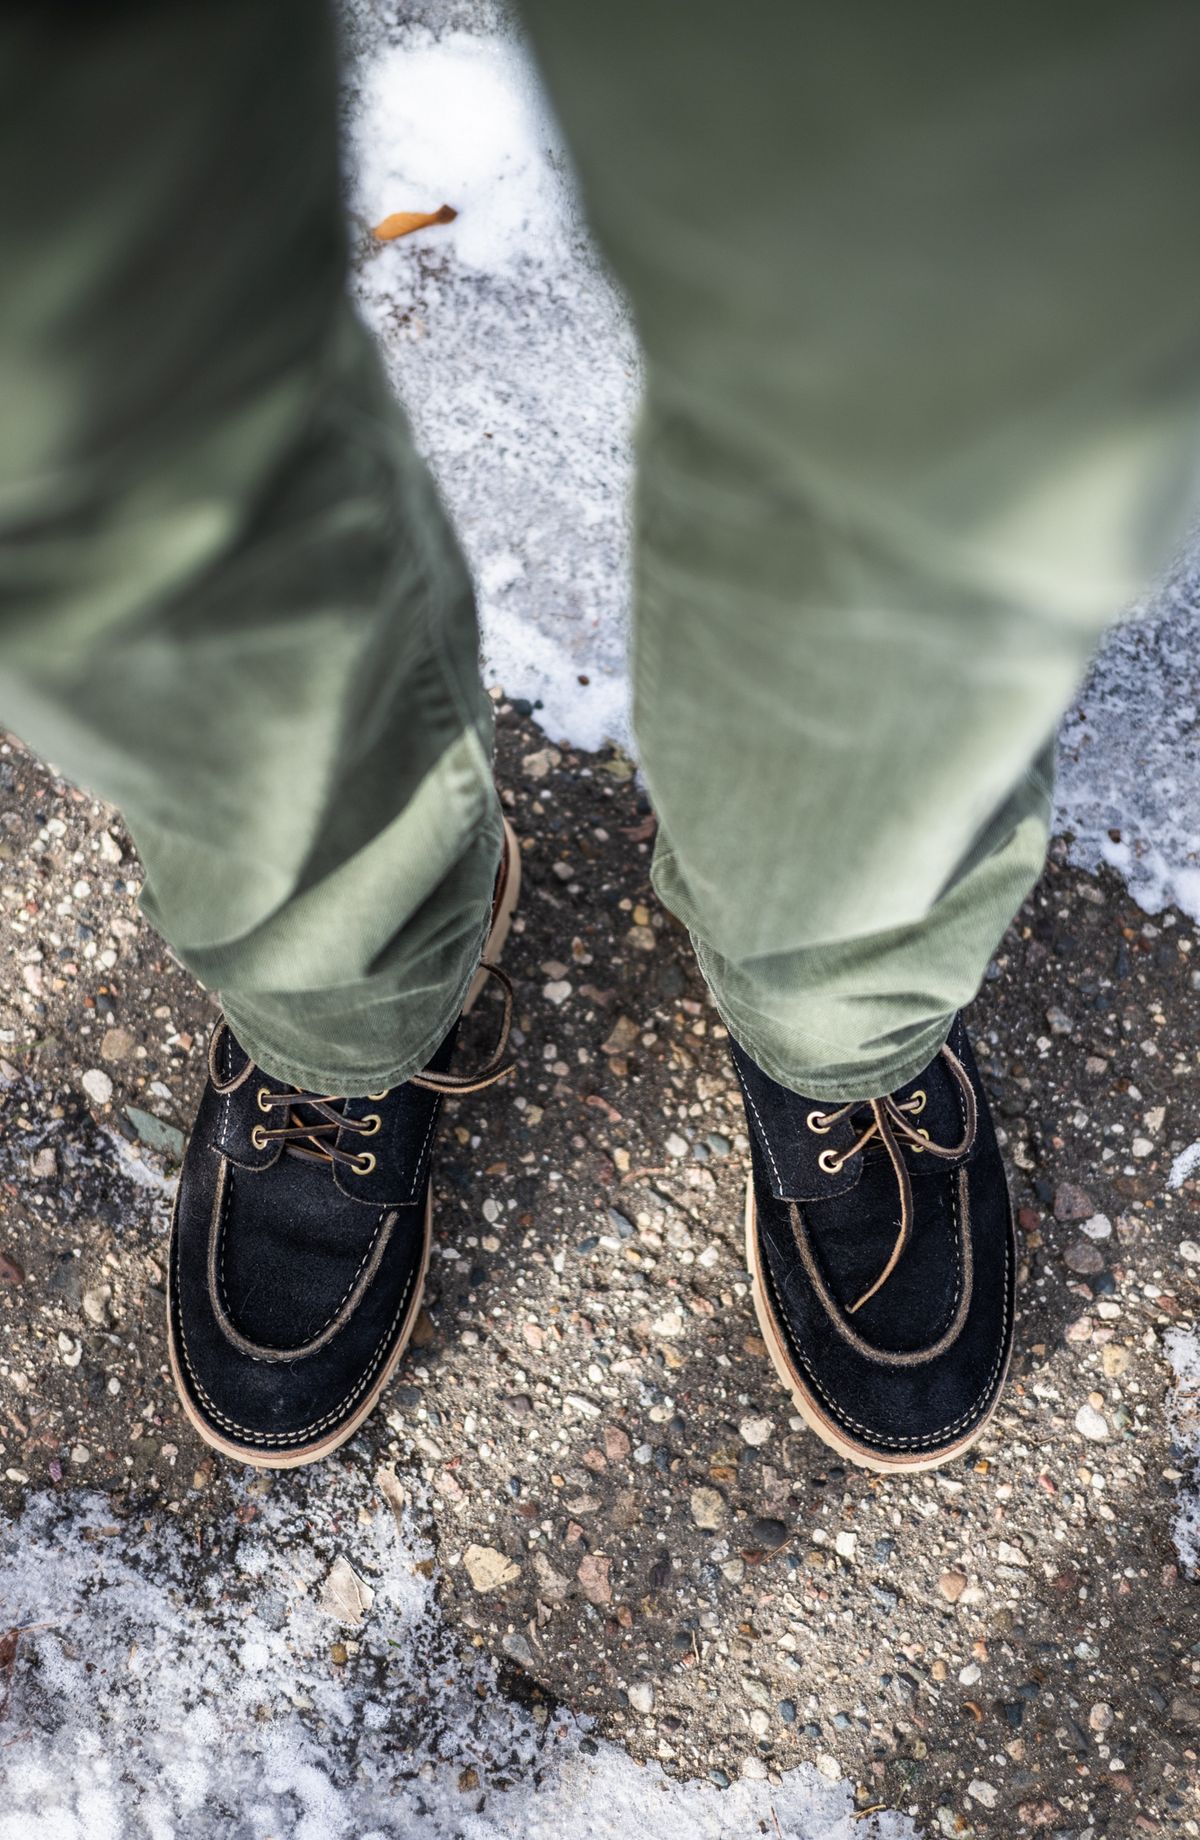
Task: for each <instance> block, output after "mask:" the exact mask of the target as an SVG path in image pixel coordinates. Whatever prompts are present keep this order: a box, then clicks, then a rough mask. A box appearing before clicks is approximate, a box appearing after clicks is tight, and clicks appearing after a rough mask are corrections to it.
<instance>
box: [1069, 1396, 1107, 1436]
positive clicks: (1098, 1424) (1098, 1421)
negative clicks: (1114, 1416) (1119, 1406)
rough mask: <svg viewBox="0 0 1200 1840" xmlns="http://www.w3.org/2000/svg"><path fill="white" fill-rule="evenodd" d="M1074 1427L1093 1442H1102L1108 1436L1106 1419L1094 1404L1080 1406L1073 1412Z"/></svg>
mask: <svg viewBox="0 0 1200 1840" xmlns="http://www.w3.org/2000/svg"><path fill="white" fill-rule="evenodd" d="M1075 1429H1076V1431H1078V1432H1079V1433H1080V1435H1081V1436H1082V1437H1085V1438H1089V1439H1090V1440H1091V1442H1092V1443H1093V1444H1102V1443H1103V1442H1104V1440H1105V1438H1106V1437H1107V1436H1108V1420H1107V1419H1106V1418H1105V1417H1104V1415H1103V1413H1101V1412H1097V1410H1096V1408H1095V1406H1086V1405H1085V1406H1080V1408H1079V1410H1078V1412H1076V1414H1075Z"/></svg>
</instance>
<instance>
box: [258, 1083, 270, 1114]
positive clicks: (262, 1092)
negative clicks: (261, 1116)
mask: <svg viewBox="0 0 1200 1840" xmlns="http://www.w3.org/2000/svg"><path fill="white" fill-rule="evenodd" d="M270 1097H271V1088H270V1087H269V1086H260V1087H259V1089H258V1109H259V1111H260V1112H269V1111H270V1109H271V1108H270V1106H269V1105H264V1104H263V1100H264V1099H269V1098H270Z"/></svg>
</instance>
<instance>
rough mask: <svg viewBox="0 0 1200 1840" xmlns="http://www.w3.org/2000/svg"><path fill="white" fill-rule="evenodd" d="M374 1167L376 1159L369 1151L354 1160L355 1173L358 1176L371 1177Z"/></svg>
mask: <svg viewBox="0 0 1200 1840" xmlns="http://www.w3.org/2000/svg"><path fill="white" fill-rule="evenodd" d="M374 1167H375V1158H374V1157H373V1156H372V1154H371V1152H370V1151H369V1150H364V1151H363V1153H362V1155H361V1156H356V1157H355V1159H354V1173H355V1175H356V1176H369V1175H370V1173H371V1171H372V1170H373V1169H374Z"/></svg>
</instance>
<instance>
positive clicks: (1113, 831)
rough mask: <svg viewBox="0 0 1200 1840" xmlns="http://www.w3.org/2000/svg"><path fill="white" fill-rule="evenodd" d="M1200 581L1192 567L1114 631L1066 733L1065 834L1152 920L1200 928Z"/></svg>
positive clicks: (1061, 765) (1075, 851) (1061, 790)
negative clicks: (1167, 913) (1182, 919)
mask: <svg viewBox="0 0 1200 1840" xmlns="http://www.w3.org/2000/svg"><path fill="white" fill-rule="evenodd" d="M1197 660H1200V581H1198V580H1197V575H1196V568H1195V563H1194V561H1193V562H1191V563H1190V564H1188V565H1184V566H1181V567H1180V568H1179V569H1177V570H1176V571H1175V573H1174V574H1173V575H1172V576H1171V577H1170V579H1169V580H1167V581H1166V582H1165V583H1164V584H1163V585H1162V586H1161V587H1160V588H1158V589H1157V590H1156V592H1155V595H1154V597H1153V599H1152V600H1151V601H1150V603H1149V604H1148V606H1147V607H1146V609H1145V610H1144V611H1143V612H1142V613H1141V614H1140V617H1138V618H1136V619H1130V620H1127V621H1125V622H1123V623H1122V624H1121V625H1119V626H1117V627H1115V628H1114V630H1113V631H1112V632H1111V633H1110V634H1109V636H1108V638H1107V640H1106V642H1105V644H1104V645H1103V647H1102V648H1101V650H1100V652H1099V655H1098V656H1097V658H1096V659H1095V661H1094V663H1093V665H1092V668H1091V671H1090V672H1089V674H1088V677H1087V680H1086V682H1085V683H1084V686H1083V688H1082V690H1081V691H1080V694H1079V697H1078V699H1077V701H1076V704H1075V707H1074V708H1073V709H1072V710H1071V711H1070V712H1069V714H1068V715H1067V717H1066V718H1065V720H1064V722H1063V725H1062V730H1061V732H1060V735H1059V750H1058V789H1057V799H1058V813H1057V825H1058V827H1059V828H1060V829H1062V830H1065V831H1068V832H1070V833H1071V834H1072V837H1073V841H1072V845H1071V855H1072V859H1073V860H1074V861H1075V862H1077V863H1078V864H1079V865H1080V866H1081V867H1083V868H1085V869H1091V870H1095V869H1097V868H1099V867H1100V866H1101V864H1107V865H1108V866H1109V867H1110V868H1113V869H1115V870H1116V871H1117V872H1118V874H1119V875H1120V876H1121V877H1122V878H1123V879H1124V880H1125V882H1126V883H1127V884H1128V886H1129V891H1130V893H1131V894H1132V895H1133V896H1134V898H1135V900H1137V901H1138V902H1139V903H1140V905H1141V906H1142V907H1144V908H1145V909H1146V910H1147V911H1148V912H1149V913H1158V912H1159V911H1160V910H1161V909H1162V908H1163V907H1166V906H1168V905H1172V904H1173V905H1175V906H1177V907H1180V908H1182V909H1183V911H1184V912H1185V913H1187V914H1190V915H1191V917H1192V918H1193V919H1197V920H1200V669H1198V665H1197Z"/></svg>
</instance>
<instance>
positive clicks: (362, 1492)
mask: <svg viewBox="0 0 1200 1840" xmlns="http://www.w3.org/2000/svg"><path fill="white" fill-rule="evenodd" d="M385 1486H386V1479H385ZM395 1495H396V1488H395V1483H394V1481H392V1482H391V1485H390V1487H388V1488H387V1495H386V1497H385V1495H384V1494H383V1493H381V1492H379V1491H377V1489H376V1488H374V1487H373V1486H372V1485H371V1483H370V1482H369V1480H368V1479H367V1478H366V1477H365V1476H364V1475H363V1474H362V1473H361V1471H359V1472H357V1473H356V1472H355V1471H354V1470H353V1469H352V1468H351V1467H349V1466H343V1465H341V1464H339V1465H338V1466H337V1467H336V1469H335V1468H334V1467H333V1466H331V1465H325V1466H322V1467H321V1468H319V1469H317V1470H314V1471H306V1472H303V1473H302V1474H298V1475H295V1476H292V1477H289V1478H287V1479H286V1481H280V1482H278V1483H277V1484H276V1485H273V1486H272V1487H271V1488H270V1489H268V1490H267V1491H266V1492H265V1493H263V1492H262V1491H261V1486H260V1485H257V1486H256V1485H255V1484H253V1483H252V1484H251V1485H250V1486H249V1487H248V1488H247V1490H246V1491H245V1493H244V1496H243V1499H242V1502H241V1504H240V1506H239V1512H238V1517H237V1519H236V1520H233V1519H231V1520H230V1521H229V1522H228V1523H225V1524H223V1525H219V1526H218V1525H213V1526H212V1527H211V1528H210V1529H209V1536H208V1538H207V1539H206V1541H205V1543H204V1548H203V1550H198V1549H197V1545H196V1543H195V1542H194V1541H193V1540H192V1539H190V1538H188V1537H185V1535H184V1534H183V1532H182V1530H181V1529H180V1528H179V1527H178V1525H177V1524H176V1523H174V1522H173V1521H172V1519H171V1517H170V1516H169V1515H165V1516H162V1517H161V1518H160V1519H159V1520H158V1521H157V1522H156V1523H147V1522H145V1521H143V1520H142V1519H141V1518H140V1517H139V1518H137V1519H135V1520H130V1521H125V1522H118V1521H115V1520H114V1514H113V1509H112V1507H111V1506H110V1504H109V1503H108V1501H107V1500H106V1499H105V1498H104V1497H103V1496H97V1495H92V1496H86V1495H84V1496H80V1495H76V1496H70V1495H57V1496H40V1497H38V1498H36V1499H35V1500H34V1501H33V1502H31V1504H30V1506H29V1507H28V1509H27V1511H26V1513H25V1514H24V1516H23V1517H22V1519H21V1520H20V1521H18V1522H17V1523H16V1524H15V1526H12V1527H10V1528H8V1529H7V1530H5V1531H4V1532H3V1533H0V1630H4V1629H8V1628H10V1627H17V1628H20V1629H21V1630H22V1635H21V1639H20V1643H19V1647H18V1651H17V1660H16V1665H15V1668H14V1670H13V1677H12V1687H11V1698H10V1702H9V1706H8V1713H7V1717H6V1720H5V1725H4V1730H5V1742H4V1745H3V1747H0V1840H217V1837H218V1836H220V1840H225V1836H227V1835H230V1834H237V1835H238V1836H245V1837H246V1840H268V1836H276V1837H278V1840H282V1837H283V1836H287V1840H367V1837H368V1836H370V1840H625V1837H626V1836H627V1835H628V1834H630V1833H637V1834H639V1835H641V1836H645V1840H726V1837H728V1840H735V1837H736V1840H741V1837H742V1836H743V1835H746V1834H750V1833H757V1832H770V1833H772V1834H775V1835H777V1836H778V1837H779V1840H868V1837H871V1836H874V1837H875V1840H903V1837H904V1836H911V1835H912V1834H913V1832H914V1829H913V1827H912V1825H911V1823H910V1822H909V1821H908V1820H907V1819H905V1818H902V1817H900V1816H898V1815H886V1816H883V1817H880V1818H879V1819H878V1820H877V1821H875V1822H871V1823H862V1822H859V1821H857V1820H856V1819H855V1818H854V1814H853V1809H852V1803H851V1796H850V1790H849V1786H848V1785H847V1784H845V1783H840V1784H835V1785H831V1784H829V1783H827V1782H824V1781H823V1780H822V1779H821V1777H820V1776H819V1775H818V1774H817V1772H816V1771H814V1770H811V1769H807V1768H803V1769H800V1770H797V1771H794V1772H789V1773H788V1774H787V1775H786V1776H784V1777H783V1778H782V1779H781V1780H777V1781H776V1782H775V1783H773V1784H772V1783H767V1782H762V1781H750V1780H745V1779H743V1780H741V1781H738V1782H737V1783H735V1784H734V1785H733V1786H732V1787H731V1788H730V1789H728V1790H724V1791H722V1790H718V1789H717V1788H716V1787H715V1786H714V1785H712V1784H711V1783H678V1782H675V1781H673V1780H672V1779H671V1778H669V1777H667V1776H666V1775H665V1774H664V1773H663V1771H662V1769H661V1768H660V1767H659V1766H658V1765H651V1766H648V1767H640V1766H638V1765H637V1764H635V1763H634V1762H633V1760H632V1759H631V1758H630V1757H629V1756H627V1755H626V1753H625V1752H624V1751H622V1750H621V1749H620V1748H619V1747H617V1746H616V1745H613V1744H610V1743H607V1742H603V1741H597V1740H596V1739H594V1738H593V1737H591V1736H590V1735H589V1732H588V1728H587V1727H588V1722H587V1721H586V1720H585V1719H582V1718H578V1717H576V1716H575V1715H574V1714H572V1713H570V1712H568V1711H550V1710H549V1709H547V1708H546V1707H545V1706H542V1707H540V1708H539V1707H536V1706H535V1707H533V1708H531V1707H529V1706H528V1705H526V1704H524V1703H521V1702H519V1701H518V1700H517V1699H515V1698H513V1697H511V1696H509V1695H508V1694H507V1693H506V1692H505V1691H504V1688H503V1684H502V1682H501V1681H500V1679H499V1678H498V1676H497V1673H496V1670H495V1669H494V1667H492V1666H491V1665H490V1664H489V1663H487V1662H484V1661H473V1660H470V1659H468V1660H463V1659H462V1658H461V1657H460V1653H459V1650H460V1647H461V1643H460V1641H459V1640H458V1639H457V1638H456V1636H455V1635H454V1633H453V1632H452V1631H451V1630H450V1629H449V1628H448V1627H447V1625H446V1624H445V1623H444V1622H443V1620H442V1618H441V1616H440V1614H439V1612H438V1609H437V1606H436V1602H435V1599H434V1584H433V1581H432V1578H431V1577H428V1576H426V1575H425V1574H426V1573H427V1572H430V1571H431V1570H432V1568H431V1566H430V1565H429V1563H428V1560H429V1553H428V1549H427V1548H426V1547H425V1545H424V1544H423V1542H422V1540H421V1538H420V1535H419V1533H418V1531H417V1530H416V1528H415V1527H414V1525H413V1521H412V1518H411V1516H410V1515H409V1514H408V1513H407V1512H404V1513H401V1514H398V1513H397V1511H396V1508H395V1506H394V1498H395ZM418 1568H420V1569H418ZM347 1572H350V1573H351V1575H352V1576H354V1577H355V1578H356V1579H357V1580H359V1581H361V1584H362V1586H363V1587H364V1588H363V1589H362V1591H361V1592H357V1593H356V1599H355V1602H356V1605H357V1604H359V1603H361V1605H362V1621H361V1623H358V1624H355V1625H354V1626H353V1628H348V1627H347V1624H346V1623H345V1621H343V1620H340V1618H339V1616H336V1615H332V1614H330V1612H329V1610H328V1608H327V1607H326V1605H327V1597H326V1593H327V1589H328V1584H329V1580H330V1577H331V1576H337V1575H339V1574H340V1575H342V1576H343V1577H344V1576H345V1574H346V1573H347ZM368 1594H369V1601H368Z"/></svg>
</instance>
